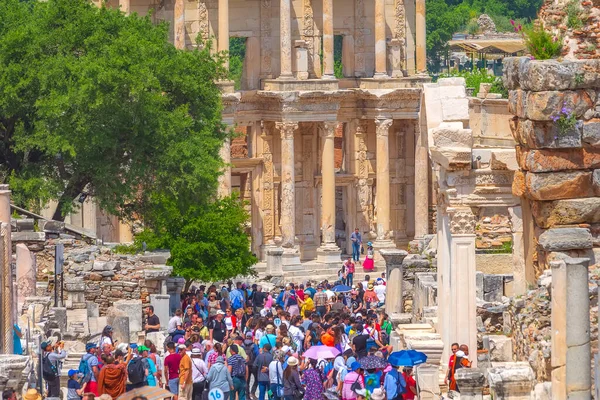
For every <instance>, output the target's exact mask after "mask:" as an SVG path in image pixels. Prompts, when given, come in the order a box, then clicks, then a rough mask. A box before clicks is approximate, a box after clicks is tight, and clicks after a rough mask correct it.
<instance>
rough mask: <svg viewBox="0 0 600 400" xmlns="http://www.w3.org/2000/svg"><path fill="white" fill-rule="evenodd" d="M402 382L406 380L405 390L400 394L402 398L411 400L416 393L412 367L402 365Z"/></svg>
mask: <svg viewBox="0 0 600 400" xmlns="http://www.w3.org/2000/svg"><path fill="white" fill-rule="evenodd" d="M402 376H403V377H404V382H406V392H404V393H403V394H402V399H403V400H413V399H414V398H415V396H416V394H417V382H416V381H415V378H413V377H412V367H404V370H403V371H402Z"/></svg>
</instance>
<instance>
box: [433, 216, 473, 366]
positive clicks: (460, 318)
mask: <svg viewBox="0 0 600 400" xmlns="http://www.w3.org/2000/svg"><path fill="white" fill-rule="evenodd" d="M453 211H455V210H453ZM450 231H451V233H452V238H451V241H450V274H449V276H448V277H446V279H448V280H449V282H448V285H449V292H448V293H447V297H440V298H439V299H440V300H439V301H440V302H443V303H446V304H448V305H449V306H450V310H449V315H451V316H452V317H451V318H450V326H449V327H448V328H449V329H448V332H447V335H446V337H445V338H444V337H443V339H444V345H445V346H448V347H450V344H451V343H453V342H459V343H461V344H466V345H468V346H469V349H476V348H477V314H476V311H477V304H476V302H477V285H476V282H475V275H476V270H477V268H476V262H475V216H474V215H473V213H472V211H471V209H470V208H469V209H464V210H462V209H460V210H456V211H455V212H454V213H453V214H452V221H451V223H450ZM438 310H439V308H438ZM439 312H440V313H442V312H443V311H441V310H440V311H439ZM473 353H474V354H475V352H473ZM472 358H473V360H471V361H472V363H473V364H472V365H473V367H476V366H477V357H472Z"/></svg>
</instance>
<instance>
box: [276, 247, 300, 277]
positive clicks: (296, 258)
mask: <svg viewBox="0 0 600 400" xmlns="http://www.w3.org/2000/svg"><path fill="white" fill-rule="evenodd" d="M281 265H282V266H283V270H284V271H294V270H299V269H302V263H301V262H300V250H299V249H298V247H292V248H284V249H283V254H282V255H281Z"/></svg>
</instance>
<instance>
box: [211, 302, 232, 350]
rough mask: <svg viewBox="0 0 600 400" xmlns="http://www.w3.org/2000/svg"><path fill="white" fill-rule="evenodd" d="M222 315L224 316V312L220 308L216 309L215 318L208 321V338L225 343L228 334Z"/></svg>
mask: <svg viewBox="0 0 600 400" xmlns="http://www.w3.org/2000/svg"><path fill="white" fill-rule="evenodd" d="M223 317H225V313H224V312H223V311H222V310H217V312H216V314H215V318H214V319H213V320H212V321H211V323H210V327H209V332H210V340H211V341H213V342H219V343H225V342H226V341H227V338H228V335H229V334H228V331H227V324H226V323H225V321H223Z"/></svg>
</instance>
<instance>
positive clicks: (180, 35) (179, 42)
mask: <svg viewBox="0 0 600 400" xmlns="http://www.w3.org/2000/svg"><path fill="white" fill-rule="evenodd" d="M173 14H174V15H173V33H174V39H175V43H174V45H175V47H176V48H178V49H180V50H183V49H185V2H184V0H175V11H174V13H173Z"/></svg>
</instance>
